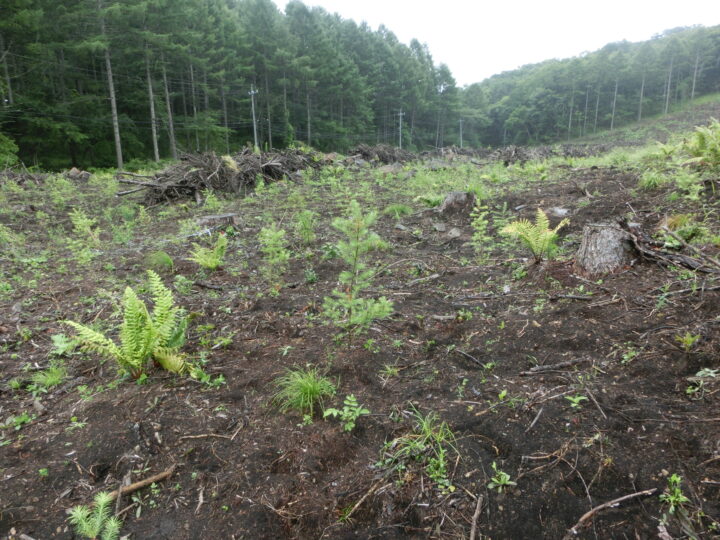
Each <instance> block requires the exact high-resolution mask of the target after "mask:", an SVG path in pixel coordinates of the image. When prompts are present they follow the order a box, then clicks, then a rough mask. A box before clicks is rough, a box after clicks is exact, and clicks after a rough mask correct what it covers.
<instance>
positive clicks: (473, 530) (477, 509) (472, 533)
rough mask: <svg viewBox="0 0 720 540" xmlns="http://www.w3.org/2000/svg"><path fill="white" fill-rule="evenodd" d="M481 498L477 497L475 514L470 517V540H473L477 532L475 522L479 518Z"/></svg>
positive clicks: (480, 496)
mask: <svg viewBox="0 0 720 540" xmlns="http://www.w3.org/2000/svg"><path fill="white" fill-rule="evenodd" d="M482 504H483V496H482V495H478V497H477V504H476V505H475V513H474V514H473V517H472V526H471V527H470V540H475V533H476V532H477V522H478V519H479V518H480V511H481V510H482Z"/></svg>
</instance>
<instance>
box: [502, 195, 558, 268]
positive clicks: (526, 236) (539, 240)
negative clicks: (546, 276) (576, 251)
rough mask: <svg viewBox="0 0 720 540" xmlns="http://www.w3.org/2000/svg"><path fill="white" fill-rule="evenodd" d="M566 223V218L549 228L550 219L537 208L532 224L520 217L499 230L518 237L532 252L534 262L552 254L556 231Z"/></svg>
mask: <svg viewBox="0 0 720 540" xmlns="http://www.w3.org/2000/svg"><path fill="white" fill-rule="evenodd" d="M568 223H570V220H568V219H567V218H566V219H563V220H562V221H561V222H560V223H559V224H558V225H557V227H555V228H554V229H550V220H549V219H548V217H547V215H546V214H545V212H543V211H542V209H540V208H538V210H537V214H536V217H535V223H534V224H533V223H530V222H529V221H528V220H526V219H520V220H518V221H515V222H513V223H510V224H508V225H506V226H505V227H503V228H502V229H501V231H500V232H501V233H503V234H509V235H512V236H516V237H518V238H520V240H521V241H522V242H523V244H525V245H526V246H527V247H528V249H530V251H531V252H532V254H533V256H534V257H535V262H540V261H541V260H542V259H543V257H546V256H547V257H550V256H551V255H552V252H553V250H554V249H555V239H556V238H557V232H558V231H559V230H560V229H562V228H563V227H564V226H565V225H567V224H568Z"/></svg>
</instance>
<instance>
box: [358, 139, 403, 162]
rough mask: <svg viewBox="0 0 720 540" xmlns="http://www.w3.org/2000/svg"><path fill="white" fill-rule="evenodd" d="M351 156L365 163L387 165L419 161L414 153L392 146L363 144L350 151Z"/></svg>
mask: <svg viewBox="0 0 720 540" xmlns="http://www.w3.org/2000/svg"><path fill="white" fill-rule="evenodd" d="M350 155H351V156H352V157H353V158H361V159H364V160H365V161H370V162H380V163H385V164H390V163H404V162H407V161H413V160H415V159H417V156H416V155H415V154H413V153H412V152H408V151H407V150H403V149H402V148H396V147H395V146H390V145H389V144H378V145H375V146H370V145H367V144H361V145H359V146H357V147H356V148H353V149H352V150H350Z"/></svg>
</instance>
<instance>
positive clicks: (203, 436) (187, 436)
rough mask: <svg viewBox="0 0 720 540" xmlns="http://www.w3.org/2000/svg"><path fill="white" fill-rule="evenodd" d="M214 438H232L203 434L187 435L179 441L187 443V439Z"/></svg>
mask: <svg viewBox="0 0 720 540" xmlns="http://www.w3.org/2000/svg"><path fill="white" fill-rule="evenodd" d="M212 437H216V438H218V439H229V438H230V437H229V436H228V435H219V434H217V433H202V434H201V435H185V436H184V437H180V438H179V439H178V441H185V440H187V439H210V438H212Z"/></svg>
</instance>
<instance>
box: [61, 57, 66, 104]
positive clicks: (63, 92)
mask: <svg viewBox="0 0 720 540" xmlns="http://www.w3.org/2000/svg"><path fill="white" fill-rule="evenodd" d="M60 99H62V100H63V101H65V100H66V99H67V83H66V79H65V49H62V48H61V49H60Z"/></svg>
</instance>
